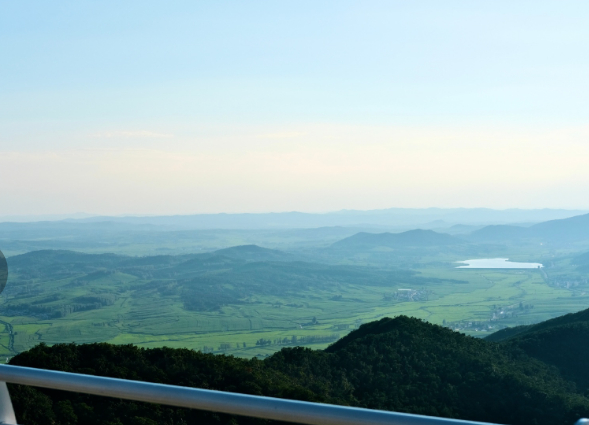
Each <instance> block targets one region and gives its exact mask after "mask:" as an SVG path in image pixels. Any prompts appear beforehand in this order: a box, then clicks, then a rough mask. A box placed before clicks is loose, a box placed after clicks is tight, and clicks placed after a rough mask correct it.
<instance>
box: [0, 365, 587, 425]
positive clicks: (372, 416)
mask: <svg viewBox="0 0 589 425" xmlns="http://www.w3.org/2000/svg"><path fill="white" fill-rule="evenodd" d="M6 382H8V383H12V384H21V385H30V386H34V387H42V388H51V389H56V390H64V391H74V392H79V393H85V394H92V395H99V396H105V397H114V398H119V399H126V400H134V401H143V402H148V403H156V404H165V405H168V406H176V407H186V408H190V409H199V410H208V411H213V412H218V413H228V414H232V415H242V416H253V417H257V418H263V419H274V420H279V421H285V422H295V423H300V424H308V425H358V424H364V425H489V424H486V423H483V422H472V421H462V420H457V419H445V418H438V417H434V416H422V415H410V414H406V413H396V412H386V411H382V410H370V409H361V408H356V407H344V406H335V405H331V404H320V403H310V402H304V401H296V400H285V399H280V398H272V397H260V396H252V395H246V394H237V393H229V392H223V391H213V390H203V389H199V388H189V387H179V386H174V385H164V384H154V383H150V382H141V381H130V380H125V379H115V378H106V377H102V376H92V375H82V374H77V373H66V372H57V371H52V370H44V369H34V368H29V367H20V366H8V365H0V424H6V425H8V424H11V425H12V424H16V417H15V414H14V410H13V408H12V402H11V401H10V395H9V394H8V389H7V387H6ZM576 425H589V421H587V420H586V419H581V420H580V421H579V422H577V424H576Z"/></svg>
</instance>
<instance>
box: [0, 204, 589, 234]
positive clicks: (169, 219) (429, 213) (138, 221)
mask: <svg viewBox="0 0 589 425" xmlns="http://www.w3.org/2000/svg"><path fill="white" fill-rule="evenodd" d="M587 212H588V211H581V210H564V209H529V210H526V209H506V210H494V209H489V208H389V209H382V210H369V211H359V210H342V211H335V212H329V213H322V214H320V213H302V212H284V213H252V214H195V215H173V216H125V217H113V216H93V217H88V216H87V215H82V214H77V215H74V216H73V217H71V218H68V219H66V220H64V221H66V222H72V223H99V222H115V223H122V224H129V225H152V226H163V227H167V228H170V229H285V228H314V227H325V226H347V227H350V226H352V227H355V226H359V227H367V226H373V227H386V228H399V229H402V228H405V229H409V228H411V227H412V226H413V227H421V228H428V229H434V228H442V227H451V226H452V225H455V224H463V225H487V224H510V223H511V224H512V223H538V222H542V221H546V220H553V219H560V218H567V217H572V216H575V215H579V214H584V213H587ZM63 218H64V216H38V217H35V216H27V217H21V218H19V217H14V216H13V217H4V218H3V217H0V222H9V221H13V222H14V221H27V222H35V221H36V222H38V221H45V220H48V221H54V220H58V219H59V220H63Z"/></svg>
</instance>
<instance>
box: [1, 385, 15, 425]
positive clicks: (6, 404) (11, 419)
mask: <svg viewBox="0 0 589 425" xmlns="http://www.w3.org/2000/svg"><path fill="white" fill-rule="evenodd" d="M0 425H16V416H15V414H14V409H13V408H12V400H10V394H9V393H8V387H7V386H6V382H2V381H0Z"/></svg>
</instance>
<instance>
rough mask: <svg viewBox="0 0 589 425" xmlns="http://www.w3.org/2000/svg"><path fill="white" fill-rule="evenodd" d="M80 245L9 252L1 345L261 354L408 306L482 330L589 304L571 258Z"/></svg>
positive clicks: (8, 352)
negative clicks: (301, 255)
mask: <svg viewBox="0 0 589 425" xmlns="http://www.w3.org/2000/svg"><path fill="white" fill-rule="evenodd" d="M74 254H75V253H71V252H68V251H61V252H52V253H51V254H47V253H42V254H36V253H32V254H27V255H24V256H21V257H15V259H14V260H12V263H13V264H14V267H13V270H14V271H13V273H12V274H11V275H10V280H9V283H8V285H7V290H6V292H5V293H4V294H3V295H2V299H1V301H2V309H1V310H0V312H1V315H0V320H1V321H2V323H3V324H4V329H3V332H2V333H0V350H1V352H0V354H1V355H2V356H3V357H11V356H14V355H15V354H17V353H19V352H22V351H25V350H27V349H29V348H30V347H32V346H33V345H35V344H38V343H40V342H44V343H47V344H55V343H60V342H77V343H86V342H97V341H102V342H110V343H115V344H135V345H138V346H142V347H160V346H168V347H174V348H179V347H187V348H192V349H195V350H203V351H212V352H218V353H227V354H233V355H236V356H242V357H253V356H265V355H267V354H270V353H272V352H274V351H277V350H279V349H280V348H281V347H283V346H292V345H307V346H312V347H315V348H322V347H325V346H327V345H328V344H330V343H331V342H333V341H335V340H336V339H338V338H340V337H342V336H344V335H345V334H346V333H348V332H349V331H350V330H352V329H355V328H356V327H357V326H359V325H360V324H361V323H364V322H369V321H372V320H375V319H378V318H381V317H385V316H389V317H393V316H398V315H408V316H412V317H417V318H421V319H424V320H427V321H429V322H432V323H436V324H444V325H445V326H447V327H450V328H452V329H456V330H459V331H461V332H464V333H467V334H471V335H476V336H485V335H488V334H489V333H490V332H494V331H496V330H498V329H500V328H503V327H506V326H514V325H520V324H530V323H536V322H539V321H542V320H545V319H548V318H552V317H555V316H558V315H562V314H565V313H568V312H576V311H579V310H581V309H584V308H587V306H588V305H589V285H587V282H586V281H584V280H583V279H582V276H577V275H575V274H574V273H573V275H571V273H572V272H569V271H568V270H569V268H570V266H569V265H568V262H567V261H566V260H562V261H561V262H560V263H558V264H556V265H555V267H554V268H553V269H552V270H551V271H550V272H549V273H550V275H549V274H547V273H546V272H544V271H540V270H537V269H530V270H509V269H488V270H481V269H456V268H454V266H452V265H448V266H445V267H440V268H433V267H428V268H424V269H421V270H413V271H407V270H384V269H379V268H374V267H359V266H337V265H330V266H328V265H319V264H314V263H306V262H298V261H275V260H276V258H275V257H276V256H277V255H278V254H277V252H276V251H272V252H270V250H267V252H266V251H261V252H260V253H258V254H259V255H261V257H260V258H257V259H256V261H251V260H244V259H243V258H238V257H235V256H233V257H231V255H232V253H231V252H229V253H226V254H227V256H225V255H224V256H212V255H208V256H207V255H204V254H199V255H193V256H176V257H175V256H170V257H163V256H162V257H144V258H135V257H124V256H104V255H103V256H100V255H86V254H75V255H74ZM233 254H234V253H233ZM264 256H271V257H272V261H265V260H264V258H263V257H264ZM70 257H71V258H70ZM282 259H283V260H284V259H286V258H282ZM458 259H460V258H456V260H458ZM33 264H34V265H33ZM561 275H563V276H564V275H566V276H568V277H567V279H568V280H567V281H570V280H571V279H572V278H571V277H570V276H573V277H574V276H577V277H574V279H576V280H574V279H573V280H574V282H576V283H575V284H574V285H571V284H567V285H563V284H560V283H559V282H561V281H562V279H561V280H559V276H561Z"/></svg>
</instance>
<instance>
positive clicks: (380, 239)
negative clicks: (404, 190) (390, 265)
mask: <svg viewBox="0 0 589 425" xmlns="http://www.w3.org/2000/svg"><path fill="white" fill-rule="evenodd" d="M463 243H464V241H462V240H460V239H458V238H456V237H454V236H450V235H448V234H445V233H437V232H434V231H433V230H422V229H416V230H409V231H407V232H402V233H366V232H361V233H356V234H355V235H353V236H350V237H349V238H345V239H343V240H341V241H338V242H336V243H334V244H332V245H331V246H332V248H343V249H370V248H376V247H387V248H402V247H409V246H415V247H429V246H448V245H458V244H463Z"/></svg>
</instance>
